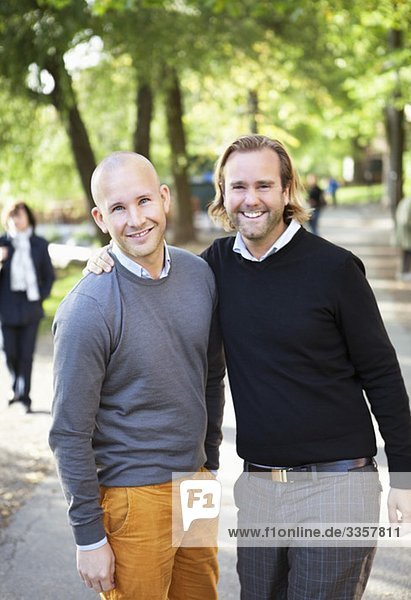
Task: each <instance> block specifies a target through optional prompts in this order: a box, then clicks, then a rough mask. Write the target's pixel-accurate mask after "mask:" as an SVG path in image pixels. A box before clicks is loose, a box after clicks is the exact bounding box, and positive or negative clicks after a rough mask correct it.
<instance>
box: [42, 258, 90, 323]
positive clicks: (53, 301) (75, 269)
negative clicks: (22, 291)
mask: <svg viewBox="0 0 411 600" xmlns="http://www.w3.org/2000/svg"><path fill="white" fill-rule="evenodd" d="M83 268H84V265H79V264H78V263H74V262H72V263H70V264H69V265H68V266H67V267H66V268H65V269H57V270H56V281H55V282H54V285H53V288H52V290H51V295H50V296H49V297H48V298H47V300H45V302H44V304H43V308H44V312H45V318H44V319H42V321H41V322H40V333H45V332H49V331H50V328H51V324H52V322H53V319H54V315H55V313H56V310H57V307H58V305H59V304H60V302H61V301H62V300H63V298H64V296H66V295H67V293H68V292H69V291H70V290H71V288H72V287H74V286H75V284H76V283H77V282H78V280H79V279H81V277H82V276H83V275H82V270H83Z"/></svg>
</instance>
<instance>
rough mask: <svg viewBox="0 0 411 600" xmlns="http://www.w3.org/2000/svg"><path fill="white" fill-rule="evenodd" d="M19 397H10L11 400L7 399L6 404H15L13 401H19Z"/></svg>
mask: <svg viewBox="0 0 411 600" xmlns="http://www.w3.org/2000/svg"><path fill="white" fill-rule="evenodd" d="M19 401H20V398H17V397H16V396H14V398H12V399H11V400H9V401H8V405H9V406H11V405H12V404H15V402H19Z"/></svg>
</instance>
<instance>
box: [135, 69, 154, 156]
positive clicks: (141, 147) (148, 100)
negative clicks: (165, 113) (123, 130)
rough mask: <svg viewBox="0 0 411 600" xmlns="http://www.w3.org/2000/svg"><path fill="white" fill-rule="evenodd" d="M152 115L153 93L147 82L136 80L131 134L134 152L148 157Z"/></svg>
mask: <svg viewBox="0 0 411 600" xmlns="http://www.w3.org/2000/svg"><path fill="white" fill-rule="evenodd" d="M152 116H153V93H152V91H151V87H150V84H149V83H146V82H140V81H139V82H138V86H137V123H136V129H135V131H134V136H133V148H134V152H137V153H138V154H142V155H143V156H145V157H146V158H148V159H150V127H151V120H152Z"/></svg>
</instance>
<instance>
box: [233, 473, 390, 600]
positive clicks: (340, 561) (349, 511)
mask: <svg viewBox="0 0 411 600" xmlns="http://www.w3.org/2000/svg"><path fill="white" fill-rule="evenodd" d="M262 475H263V476H262ZM234 497H235V501H236V506H237V508H238V527H239V528H243V529H244V528H249V527H253V526H255V525H260V526H261V525H267V524H272V525H273V524H276V525H277V526H278V525H280V524H281V523H287V524H296V525H303V524H304V523H378V518H379V510H380V497H381V484H380V482H379V479H378V472H377V470H376V467H374V466H373V465H370V466H367V467H363V468H361V469H355V473H354V472H350V473H346V474H341V473H336V474H332V476H327V477H323V478H320V479H318V480H317V481H304V482H296V483H275V482H273V481H271V477H270V475H269V474H268V476H266V474H265V473H264V474H261V473H259V474H258V475H256V474H252V473H243V474H242V475H241V476H240V477H239V479H238V480H237V482H236V484H235V488H234ZM345 544H346V545H343V544H340V545H337V544H335V545H332V546H320V545H312V544H305V545H304V544H302V543H301V542H300V543H293V542H292V541H290V542H287V543H285V544H282V545H279V544H275V545H274V544H272V543H271V544H270V543H269V542H268V541H267V543H266V544H265V545H255V546H254V545H249V543H248V542H246V543H245V544H239V545H238V548H237V571H238V575H239V579H240V584H241V600H359V599H360V598H361V597H362V595H363V593H364V590H365V586H366V584H367V581H368V578H369V575H370V571H371V566H372V562H373V559H374V555H375V552H376V543H373V542H370V543H369V545H367V546H360V545H352V546H348V545H347V542H346V543H345Z"/></svg>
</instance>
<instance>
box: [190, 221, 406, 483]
mask: <svg viewBox="0 0 411 600" xmlns="http://www.w3.org/2000/svg"><path fill="white" fill-rule="evenodd" d="M233 240H234V238H232V237H226V238H222V239H218V240H216V241H215V242H214V243H213V244H212V245H211V246H210V247H209V248H208V249H207V250H205V252H204V253H203V255H202V256H203V258H204V259H205V260H207V262H208V263H209V264H210V266H211V268H212V269H213V271H214V274H215V276H216V280H217V287H218V293H219V301H220V316H221V325H222V331H223V338H224V345H225V352H226V359H227V367H228V375H229V380H230V386H231V391H232V395H233V401H234V406H235V412H236V417H237V449H238V454H239V455H240V456H241V457H242V458H244V459H245V460H248V461H250V462H254V463H258V464H263V465H278V466H283V465H284V466H296V465H301V464H306V463H313V462H324V461H333V460H339V459H348V458H358V457H363V456H373V455H375V453H376V443H375V435H374V430H373V426H372V421H371V416H370V412H369V410H368V407H367V402H366V400H365V398H364V394H363V390H364V391H365V393H366V395H367V398H368V400H369V403H370V405H371V409H372V411H373V413H374V415H375V416H376V418H377V421H378V425H379V428H380V430H381V433H382V436H383V438H384V440H385V444H386V453H387V456H388V462H389V468H390V471H393V472H395V471H397V472H398V471H404V472H408V471H411V419H410V410H409V401H408V397H407V393H406V390H405V387H404V382H403V379H402V376H401V372H400V368H399V365H398V361H397V357H396V354H395V351H394V349H393V347H392V345H391V343H390V341H389V339H388V336H387V332H386V330H385V327H384V325H383V322H382V320H381V316H380V313H379V310H378V307H377V304H376V301H375V298H374V295H373V292H372V290H371V288H370V286H369V284H368V282H367V280H366V278H365V275H364V266H363V264H362V262H361V261H360V260H359V259H358V258H357V257H356V256H354V255H353V254H352V253H351V252H349V251H347V250H344V249H343V248H339V247H338V246H335V245H333V244H331V243H329V242H327V241H326V240H324V239H322V238H320V237H317V236H315V235H312V234H310V233H308V232H307V231H306V230H305V229H303V228H301V230H299V231H298V232H297V234H296V235H295V236H294V238H293V239H292V240H291V241H290V242H289V243H288V244H287V245H286V246H285V247H284V248H282V249H281V250H279V251H278V252H277V253H275V254H273V255H271V256H269V257H268V258H267V259H266V260H264V261H263V262H261V263H257V262H251V261H247V260H245V259H243V258H242V257H241V255H239V254H237V253H234V252H233V249H232V248H233ZM394 477H395V476H394ZM397 479H398V478H397ZM401 480H403V479H402V478H401ZM391 483H392V485H395V482H394V480H393V477H392V478H391ZM397 484H398V485H397V486H398V487H402V486H401V485H400V483H399V480H398V481H397ZM405 487H407V486H405Z"/></svg>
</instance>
